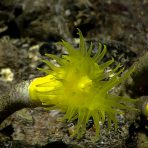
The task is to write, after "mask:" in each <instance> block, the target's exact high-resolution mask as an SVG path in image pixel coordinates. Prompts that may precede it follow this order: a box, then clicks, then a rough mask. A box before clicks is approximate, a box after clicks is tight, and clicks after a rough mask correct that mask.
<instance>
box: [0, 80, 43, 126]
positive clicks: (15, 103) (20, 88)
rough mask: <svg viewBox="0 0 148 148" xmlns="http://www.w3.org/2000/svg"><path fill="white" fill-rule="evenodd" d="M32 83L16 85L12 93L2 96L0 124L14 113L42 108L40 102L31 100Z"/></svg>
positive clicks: (0, 99) (0, 100)
mask: <svg viewBox="0 0 148 148" xmlns="http://www.w3.org/2000/svg"><path fill="white" fill-rule="evenodd" d="M29 85H30V81H24V82H21V83H19V84H17V85H15V86H14V87H13V88H12V89H11V90H10V92H8V93H7V94H4V95H2V96H0V124H1V123H2V122H3V121H4V120H5V119H6V118H7V117H8V116H10V115H11V114H12V113H14V112H15V111H17V110H20V109H22V108H26V107H32V108H33V107H37V106H41V103H40V102H32V101H31V99H30V98H29V90H28V87H29Z"/></svg>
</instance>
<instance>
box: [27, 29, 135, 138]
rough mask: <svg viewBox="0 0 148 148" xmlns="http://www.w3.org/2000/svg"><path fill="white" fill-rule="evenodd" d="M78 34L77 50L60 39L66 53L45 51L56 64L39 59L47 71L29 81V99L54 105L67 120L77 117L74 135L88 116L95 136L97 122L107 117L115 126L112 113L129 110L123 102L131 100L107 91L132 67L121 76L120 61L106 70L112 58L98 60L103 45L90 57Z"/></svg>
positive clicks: (97, 130)
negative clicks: (103, 61) (48, 68)
mask: <svg viewBox="0 0 148 148" xmlns="http://www.w3.org/2000/svg"><path fill="white" fill-rule="evenodd" d="M79 36H80V46H79V49H75V48H74V47H73V46H72V45H71V44H70V43H68V42H66V41H62V42H60V43H59V44H60V45H62V46H63V47H65V50H66V51H67V52H68V55H63V56H62V57H58V56H56V55H52V54H46V55H47V56H48V57H50V58H52V59H54V60H56V61H57V63H58V66H56V65H54V64H52V63H51V62H49V61H47V60H43V62H45V63H46V64H47V65H48V66H49V67H50V71H49V70H44V69H41V70H42V71H45V72H46V73H47V76H45V77H41V78H36V79H35V80H34V81H32V82H31V85H30V87H29V92H30V97H31V99H32V100H34V101H40V102H42V104H43V105H45V107H48V106H50V105H55V107H57V108H60V109H61V110H63V111H65V117H64V118H65V119H67V120H68V121H71V120H73V119H76V118H78V121H77V128H76V132H75V133H76V134H77V135H78V136H81V135H82V134H83V133H84V132H85V127H86V124H87V122H88V120H89V118H90V117H92V118H93V120H94V125H95V129H96V138H98V137H99V132H100V124H99V122H102V124H103V123H104V121H105V119H107V121H108V126H110V124H111V121H113V122H114V124H115V127H116V128H117V120H116V114H118V113H121V110H122V109H131V108H130V107H128V105H127V104H128V103H130V102H133V100H132V99H129V98H124V97H120V96H116V95H114V94H110V93H109V91H110V90H111V89H112V88H113V87H115V86H117V85H118V84H120V83H121V82H122V81H124V80H125V79H127V78H128V77H129V76H130V74H131V73H132V72H133V70H134V68H130V69H129V71H128V72H126V73H124V74H123V75H122V76H121V73H122V72H123V69H120V64H119V65H117V66H116V67H115V68H114V69H112V70H111V71H107V70H106V68H108V66H110V65H111V64H112V63H113V62H114V59H111V60H109V61H107V62H105V63H102V62H101V60H102V58H103V57H104V55H105V54H106V51H107V49H106V46H105V45H103V46H102V45H101V44H99V49H98V52H97V53H96V54H95V55H94V56H91V54H92V49H93V45H92V44H91V45H90V47H89V49H87V46H86V42H85V41H84V38H83V35H82V33H81V31H80V30H79ZM102 48H103V49H102ZM101 49H102V50H101ZM111 75H113V76H112V77H111Z"/></svg>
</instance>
